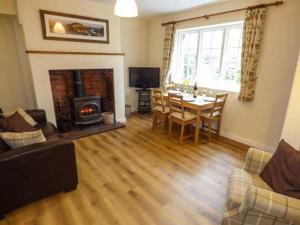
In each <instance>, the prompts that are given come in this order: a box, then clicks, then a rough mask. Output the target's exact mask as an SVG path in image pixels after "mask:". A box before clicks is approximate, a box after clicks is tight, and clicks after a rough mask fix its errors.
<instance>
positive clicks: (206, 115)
mask: <svg viewBox="0 0 300 225" xmlns="http://www.w3.org/2000/svg"><path fill="white" fill-rule="evenodd" d="M200 115H201V117H204V118H214V117H217V116H218V115H220V112H219V111H217V112H214V113H213V116H211V111H210V109H208V110H204V111H202V112H201V114H200Z"/></svg>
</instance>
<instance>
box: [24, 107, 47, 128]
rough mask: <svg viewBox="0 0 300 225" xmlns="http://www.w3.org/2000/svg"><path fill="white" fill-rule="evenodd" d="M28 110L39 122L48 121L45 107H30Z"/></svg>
mask: <svg viewBox="0 0 300 225" xmlns="http://www.w3.org/2000/svg"><path fill="white" fill-rule="evenodd" d="M26 112H27V113H28V114H29V115H30V116H31V117H32V118H33V119H34V121H36V122H37V123H39V124H41V123H46V122H47V116H46V112H45V110H43V109H29V110H26Z"/></svg>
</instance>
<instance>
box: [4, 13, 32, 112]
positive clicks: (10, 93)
mask: <svg viewBox="0 0 300 225" xmlns="http://www.w3.org/2000/svg"><path fill="white" fill-rule="evenodd" d="M0 34H1V35H0V49H1V51H0V68H1V70H0V107H1V108H2V109H3V110H5V111H6V110H11V109H13V108H15V107H16V106H21V107H23V108H30V106H31V104H32V101H30V100H29V98H30V97H29V98H28V96H27V90H26V87H25V83H24V79H23V76H22V67H21V64H20V60H19V57H18V43H17V42H16V39H15V29H14V18H13V17H9V16H0Z"/></svg>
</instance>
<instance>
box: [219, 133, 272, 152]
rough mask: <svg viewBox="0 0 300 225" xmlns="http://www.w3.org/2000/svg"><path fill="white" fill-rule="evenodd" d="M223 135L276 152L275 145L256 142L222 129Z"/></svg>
mask: <svg viewBox="0 0 300 225" xmlns="http://www.w3.org/2000/svg"><path fill="white" fill-rule="evenodd" d="M221 136H223V137H226V138H228V139H231V140H233V141H236V142H240V143H243V144H246V145H249V146H251V147H254V148H257V149H261V150H264V151H267V152H271V153H273V152H275V149H274V148H273V147H270V146H267V145H263V144H260V143H257V142H254V141H251V140H248V139H246V138H242V137H239V136H237V135H235V134H231V133H228V132H223V131H221Z"/></svg>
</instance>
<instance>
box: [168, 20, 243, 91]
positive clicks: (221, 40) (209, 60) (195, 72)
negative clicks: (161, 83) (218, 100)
mask: <svg viewBox="0 0 300 225" xmlns="http://www.w3.org/2000/svg"><path fill="white" fill-rule="evenodd" d="M242 36H243V22H235V23H230V24H222V25H216V26H210V27H205V28H197V29H189V30H179V31H177V33H176V42H175V51H174V61H173V64H172V78H171V79H172V80H173V81H174V82H175V83H182V82H183V81H184V80H189V81H190V82H191V83H194V82H197V84H198V86H201V87H207V88H213V89H220V90H228V91H239V88H240V74H241V69H240V64H241V51H242Z"/></svg>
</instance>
